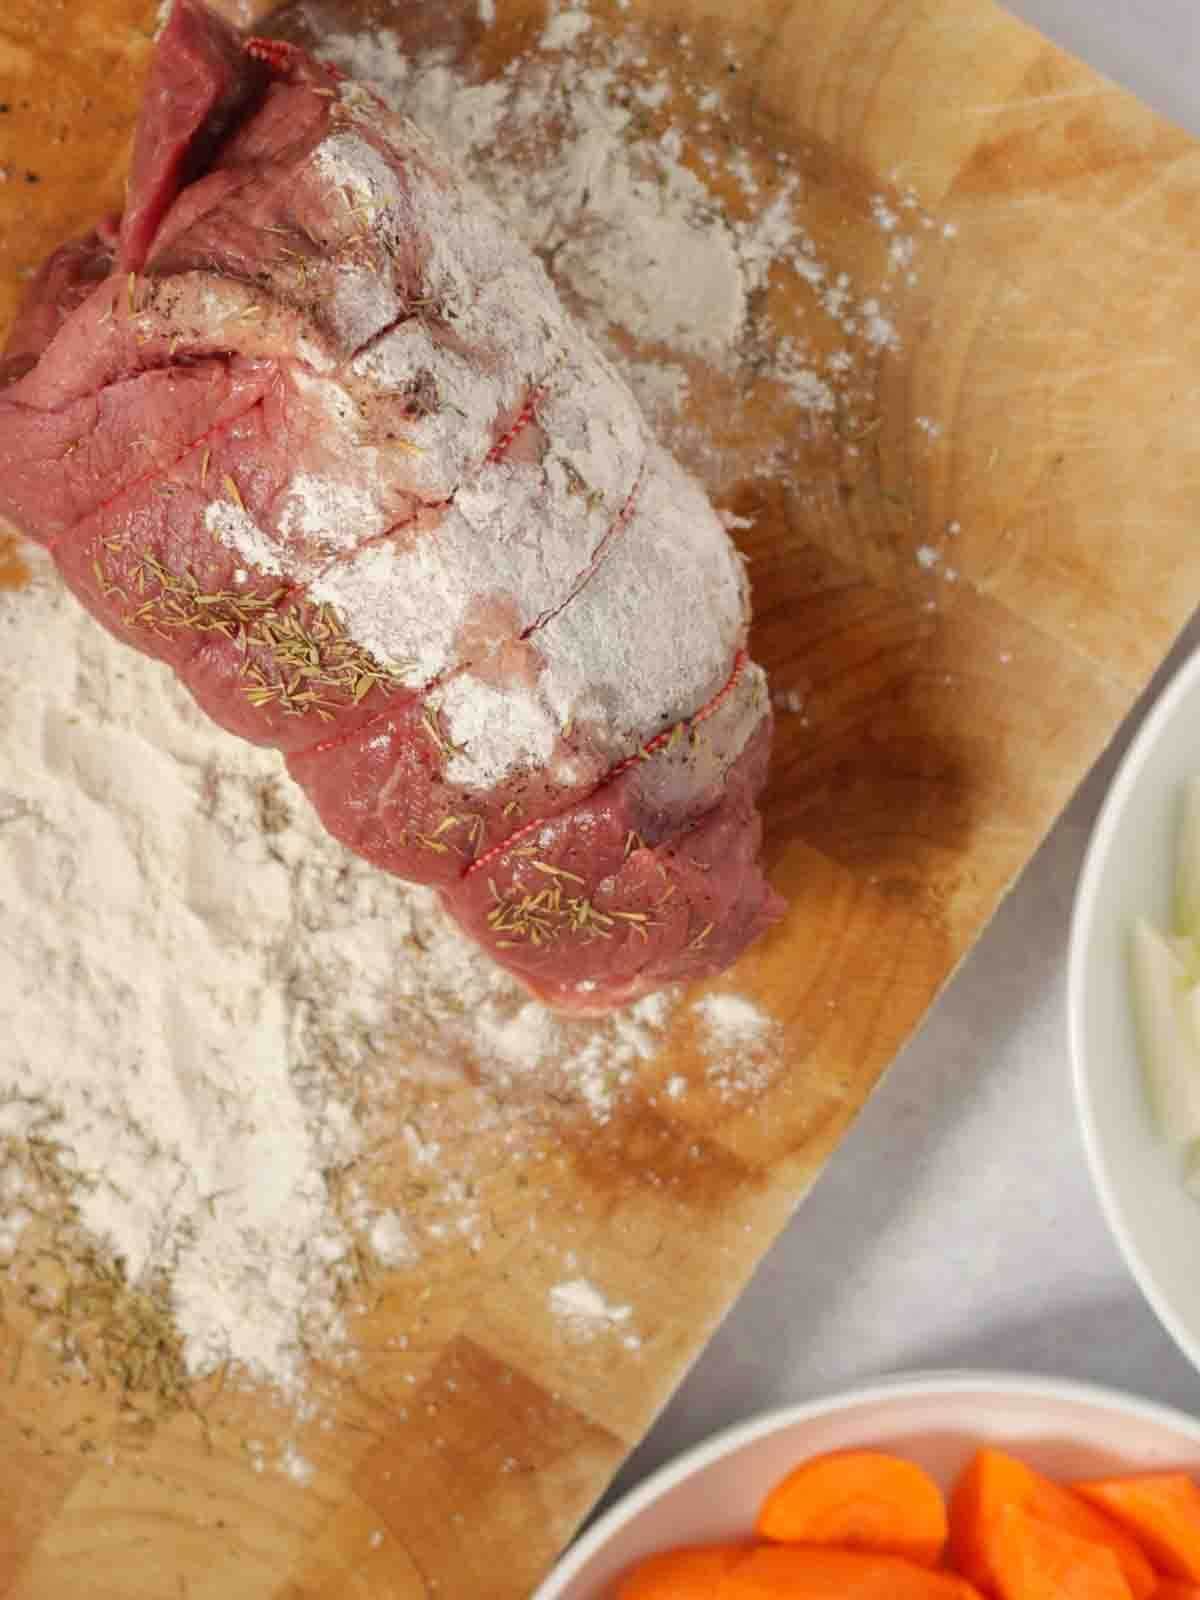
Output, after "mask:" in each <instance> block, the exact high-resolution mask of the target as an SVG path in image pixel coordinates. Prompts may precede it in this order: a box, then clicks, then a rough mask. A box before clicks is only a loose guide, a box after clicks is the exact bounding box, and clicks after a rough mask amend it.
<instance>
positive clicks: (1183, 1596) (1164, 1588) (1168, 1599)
mask: <svg viewBox="0 0 1200 1600" xmlns="http://www.w3.org/2000/svg"><path fill="white" fill-rule="evenodd" d="M1150 1600H1200V1583H1189V1582H1188V1581H1187V1579H1186V1578H1164V1579H1163V1580H1162V1582H1161V1583H1160V1584H1159V1586H1158V1588H1157V1589H1155V1591H1154V1593H1153V1594H1152V1595H1151V1596H1150Z"/></svg>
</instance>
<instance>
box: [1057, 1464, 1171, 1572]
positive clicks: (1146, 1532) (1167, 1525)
mask: <svg viewBox="0 0 1200 1600" xmlns="http://www.w3.org/2000/svg"><path fill="white" fill-rule="evenodd" d="M1074 1487H1075V1489H1076V1491H1077V1492H1078V1493H1079V1494H1081V1495H1082V1496H1083V1497H1084V1499H1085V1500H1087V1501H1088V1502H1089V1503H1090V1504H1092V1505H1095V1506H1099V1507H1100V1508H1101V1509H1102V1510H1103V1511H1106V1512H1107V1513H1108V1515H1109V1516H1111V1517H1114V1518H1115V1519H1116V1521H1117V1522H1119V1523H1121V1525H1122V1526H1123V1527H1125V1528H1127V1529H1128V1531H1129V1532H1130V1533H1132V1534H1133V1535H1134V1537H1135V1538H1136V1539H1137V1540H1138V1542H1139V1543H1140V1544H1141V1546H1142V1549H1143V1550H1144V1551H1145V1552H1146V1554H1147V1555H1148V1556H1149V1557H1150V1560H1151V1561H1152V1562H1153V1564H1154V1565H1155V1566H1156V1567H1157V1568H1158V1569H1159V1571H1160V1572H1164V1573H1166V1575H1167V1577H1169V1578H1190V1579H1191V1580H1192V1582H1193V1583H1196V1582H1200V1489H1198V1488H1197V1487H1196V1485H1195V1484H1194V1483H1193V1482H1192V1480H1191V1478H1189V1477H1188V1475H1187V1473H1186V1472H1151V1473H1147V1474H1145V1475H1144V1476H1143V1477H1138V1478H1103V1479H1100V1480H1099V1481H1097V1482H1094V1483H1077V1484H1076V1485H1075V1486H1074Z"/></svg>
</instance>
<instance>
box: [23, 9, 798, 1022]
mask: <svg viewBox="0 0 1200 1600" xmlns="http://www.w3.org/2000/svg"><path fill="white" fill-rule="evenodd" d="M0 513H2V514H3V515H4V516H6V517H7V518H9V519H10V520H11V521H12V522H13V523H14V524H15V525H16V526H17V527H19V528H20V529H22V530H23V531H24V532H26V533H27V534H29V535H30V536H31V537H32V538H34V539H35V540H37V541H39V542H40V543H41V544H43V545H45V546H46V548H47V549H48V550H49V551H50V552H51V553H52V554H53V557H54V560H55V561H56V563H57V564H58V567H59V568H60V570H61V572H62V574H63V577H64V579H65V580H66V582H67V583H68V584H69V585H70V587H71V588H72V589H73V590H74V592H75V594H76V595H77V596H78V598H79V599H80V600H81V601H82V603H83V604H84V605H85V606H86V607H87V608H88V610H89V611H91V612H92V613H93V615H94V616H96V617H97V618H98V619H99V620H100V621H101V622H102V623H103V624H104V626H105V627H107V628H108V629H109V630H110V631H111V632H112V633H114V634H116V635H117V636H118V637H119V638H121V639H124V640H125V641H126V642H127V643H129V644H131V645H133V646H134V647H135V648H136V649H138V650H141V651H143V652H144V653H146V654H147V655H151V656H155V657H157V658H158V659H159V660H161V661H165V662H167V663H168V664H169V665H170V666H171V667H172V668H173V669H174V670H175V672H176V673H178V675H179V677H180V678H181V679H182V680H183V682H184V683H185V684H186V685H187V687H188V689H189V690H190V691H191V693H192V694H193V695H194V697H195V698H196V700H197V701H198V702H199V704H200V705H201V706H202V707H203V708H204V710H205V711H206V712H207V713H208V714H209V716H211V717H213V718H214V719H215V720H216V721H217V722H218V723H220V724H221V726H222V727H224V728H227V729H228V730H229V731H230V732H232V733H235V734H239V735H240V736H241V737H242V738H244V739H250V740H252V741H254V742H255V743H257V744H263V745H273V746H274V747H275V748H276V749H278V750H280V751H281V752H282V753H283V755H284V757H285V759H286V762H287V766H288V770H289V772H290V773H291V775H292V777H293V778H294V779H295V781H296V782H297V783H298V784H299V785H300V786H301V788H302V789H303V790H304V791H305V793H306V794H307V795H308V797H309V799H310V800H311V801H312V803H313V805H314V806H315V807H316V808H317V811H318V812H319V814H320V816H321V819H322V821H323V822H324V824H325V826H326V827H327V828H328V829H329V831H330V832H331V833H332V834H334V836H335V837H336V838H338V839H340V840H341V841H342V842H343V843H344V844H346V845H347V846H348V847H349V848H350V849H351V850H354V851H356V852H357V853H358V854H359V855H361V856H363V857H365V858H366V859H367V860H368V861H370V862H372V863H374V864H375V865H376V866H378V867H381V868H383V869H384V870H385V871H388V872H394V873H397V874H399V875H400V876H401V877H404V878H409V879H412V880H414V881H416V882H419V883H426V884H432V885H434V886H436V888H437V889H438V891H439V892H440V894H441V896H442V898H443V900H444V902H445V904H446V907H447V909H448V910H449V911H450V912H451V914H452V915H453V916H454V917H455V918H456V919H457V921H458V922H459V923H460V924H461V926H462V927H463V928H464V929H465V930H466V932H467V933H469V934H470V935H471V936H472V937H473V938H474V939H477V940H478V941H479V942H480V944H482V945H483V946H484V947H485V948H486V949H487V950H488V951H489V953H490V954H491V955H492V956H494V957H495V959H496V960H497V961H498V962H500V963H501V964H502V965H503V966H505V967H507V968H508V969H509V970H510V971H511V972H513V973H514V974H516V976H517V977H518V978H520V979H521V980H522V981H523V982H524V983H525V984H526V985H527V986H528V988H529V989H530V990H531V991H532V992H533V993H534V994H536V995H537V996H539V997H540V998H542V999H543V1000H545V1001H547V1002H548V1003H549V1004H551V1005H554V1006H557V1007H560V1008H564V1009H570V1010H581V1011H602V1010H606V1009H608V1008H609V1007H610V1006H613V1005H618V1004H622V1003H624V1002H626V1001H629V1000H631V999H633V998H635V997H637V996H638V995H640V994H643V993H645V992H647V991H649V990H651V989H654V988H656V987H658V986H660V985H662V984H664V983H667V982H670V981H672V980H676V979H687V978H694V977H699V976H702V975H704V974H708V973H712V972H715V971H717V970H719V969H720V968H723V967H725V966H726V965H727V964H728V963H729V962H731V961H732V960H733V959H734V958H735V957H736V956H737V954H738V953H739V951H741V950H742V949H743V947H744V946H745V945H746V944H747V943H748V942H749V941H750V940H751V939H753V938H754V937H755V936H756V935H757V934H759V933H760V932H762V930H763V929H764V928H766V927H767V926H768V925H769V924H770V923H771V922H772V921H774V920H775V919H776V918H777V917H778V916H779V915H780V912H781V909H782V906H781V902H780V901H779V899H778V897H777V896H775V895H774V894H773V893H772V891H771V889H770V888H769V887H768V885H767V883H766V880H765V878H764V876H763V873H762V870H761V867H760V865H759V861H758V852H759V846H760V836H761V822H760V818H759V815H758V812H757V810H756V808H755V802H756V797H757V795H758V793H759V791H760V789H761V787H762V784H763V780H764V775H765V772H766V766H767V758H768V750H769V745H770V737H771V716H770V708H769V702H768V697H767V694H766V689H765V679H764V675H763V673H762V671H761V669H760V668H759V667H757V666H756V665H755V664H754V663H753V662H752V661H750V660H749V659H748V657H747V654H746V632H747V623H748V615H749V613H748V595H747V585H746V580H745V577H744V574H743V571H742V567H741V563H740V561H739V559H738V556H737V554H736V552H735V551H734V549H733V547H732V545H731V544H730V541H729V539H728V537H727V535H726V532H725V529H724V527H723V525H722V523H721V521H720V520H719V518H718V517H717V515H716V513H715V512H714V511H713V509H712V507H711V506H710V505H709V503H708V501H707V499H706V498H705V495H704V493H703V492H702V491H701V489H700V488H699V487H698V485H697V484H696V483H695V482H694V481H693V480H692V479H691V478H690V477H689V476H688V475H687V474H686V473H685V472H684V471H683V470H682V469H681V468H680V467H679V466H678V465H677V464H676V463H675V461H673V460H672V458H671V457H670V456H669V455H668V454H667V453H666V452H665V451H664V450H663V449H662V448H661V447H660V446H659V445H658V444H657V443H656V442H655V440H654V438H653V437H652V435H651V433H650V431H649V429H648V428H647V425H646V423H645V421H644V420H643V418H642V416H641V414H640V412H639V410H638V407H637V404H636V403H635V401H634V399H633V397H632V396H631V394H630V393H629V390H628V389H627V388H626V386H625V384H624V383H623V381H622V380H621V378H620V377H619V376H618V375H617V373H616V372H615V371H614V370H613V368H612V366H611V365H610V364H609V362H608V361H607V360H606V359H605V357H604V356H603V355H602V354H601V353H600V351H599V350H598V349H597V348H596V346H595V345H594V344H593V342H592V341H591V339H590V338H589V337H588V336H587V334H586V333H584V332H583V331H582V330H581V329H580V328H579V327H577V326H576V325H575V324H574V323H573V322H572V321H571V319H570V318H569V317H568V316H567V315H566V313H565V312H564V310H563V307H562V306H561V305H560V303H559V300H558V298H557V295H556V294H555V291H554V289H553V286H552V285H551V283H550V281H549V279H548V277H547V276H546V273H545V272H544V271H543V269H542V267H541V265H540V264H539V262H538V261H537V260H536V259H535V258H534V256H533V255H532V254H531V253H530V252H529V251H528V250H526V249H525V248H524V247H523V246H522V245H521V244H519V243H518V242H517V241H516V240H515V239H514V238H513V237H512V236H511V235H510V234H509V232H508V231H507V230H506V229H505V227H504V225H503V223H502V221H501V220H500V219H499V218H498V217H497V215H496V214H495V212H494V210H493V209H492V207H491V205H490V204H489V202H488V201H487V200H486V199H485V198H484V197H483V196H482V195H480V194H479V193H478V192H477V191H476V190H475V189H474V188H473V187H472V186H471V185H470V184H469V183H468V182H467V181H466V180H465V179H464V178H463V176H462V175H461V174H460V173H459V172H457V171H456V170H455V168H454V166H453V165H452V163H451V162H450V161H449V160H448V159H447V158H446V157H445V156H444V155H443V154H442V153H441V152H440V151H439V150H438V149H437V147H436V146H435V145H434V144H432V143H431V142H430V141H429V139H428V138H427V137H426V136H425V135H423V134H422V133H421V132H420V131H419V130H418V129H417V128H416V127H415V126H414V125H413V124H412V123H411V122H409V121H407V120H406V119H405V118H404V117H402V116H398V115H395V114H394V113H392V112H390V111H389V110H388V109H387V108H386V107H385V106H384V105H382V104H381V102H380V101H379V100H378V99H377V98H376V97H375V96H374V95H372V94H371V93H370V92H369V91H367V90H366V89H364V88H362V87H361V86H359V85H358V84H355V83H353V82H350V81H348V80H346V79H345V78H344V77H343V76H342V75H341V74H339V73H338V72H337V71H335V70H334V69H333V68H331V67H328V66H325V65H322V64H321V63H320V62H318V61H314V60H312V59H310V58H309V57H308V56H307V55H305V54H304V53H303V52H301V51H299V50H296V49H294V48H292V47H290V46H287V45H281V44H278V43H274V42H268V41H263V40H250V41H248V42H247V41H245V40H244V39H243V38H242V37H241V36H239V35H238V34H237V33H236V32H235V31H234V30H233V29H231V28H230V27H229V26H227V25H226V24H225V23H224V22H222V21H221V20H220V19H218V18H217V17H216V16H215V15H213V14H212V13H211V12H210V11H208V10H207V9H206V7H204V6H203V5H201V4H199V3H198V0H178V3H177V4H176V7H175V9H174V12H173V14H172V16H171V19H170V22H169V24H168V26H167V28H166V30H165V32H164V34H163V36H162V39H161V40H160V43H159V46H158V50H157V54H156V56H155V59H154V62H153V65H152V69H151V72H150V77H149V83H148V86H147V90H146V96H145V102H144V104H143V107H142V111H141V119H140V123H139V126H138V130H137V137H136V143H135V149H134V157H133V169H132V173H131V176H130V180H129V186H128V203H127V206H126V210H125V213H124V215H123V216H122V217H121V218H119V219H112V220H110V221H108V222H106V223H104V224H102V225H101V226H100V227H99V228H98V229H97V231H95V232H93V233H91V234H89V235H88V236H87V237H86V238H83V239H80V240H78V241H77V242H75V243H72V244H68V245H65V246H63V248H62V249H60V250H59V251H57V252H56V253H55V255H53V256H52V257H51V259H50V260H49V261H48V262H47V263H46V264H45V266H44V267H43V268H42V269H41V271H40V273H39V274H38V276H37V278H36V279H35V280H34V282H33V284H32V287H31V289H30V292H29V295H28V297H27V300H26V303H25V305H24V307H23V309H22V311H21V314H20V316H19V318H18V320H17V324H16V326H15V328H14V330H13V333H12V336H11V339H10V341H9V344H8V348H7V351H6V355H5V359H4V362H3V365H2V366H0ZM130 781H131V782H134V783H136V781H137V776H136V774H131V777H130Z"/></svg>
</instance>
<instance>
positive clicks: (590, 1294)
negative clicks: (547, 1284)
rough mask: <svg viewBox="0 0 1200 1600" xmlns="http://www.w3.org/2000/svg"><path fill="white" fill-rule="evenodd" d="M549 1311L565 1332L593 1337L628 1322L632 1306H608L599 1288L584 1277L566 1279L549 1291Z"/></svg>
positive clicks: (576, 1335) (585, 1337) (630, 1318)
mask: <svg viewBox="0 0 1200 1600" xmlns="http://www.w3.org/2000/svg"><path fill="white" fill-rule="evenodd" d="M549 1301H550V1310H551V1311H552V1312H553V1313H554V1315H555V1316H556V1317H557V1318H558V1320H559V1321H560V1322H561V1323H562V1324H563V1326H564V1328H565V1329H566V1330H567V1332H568V1333H569V1334H571V1335H572V1336H573V1337H574V1338H577V1339H594V1338H595V1337H596V1336H597V1334H601V1333H606V1332H610V1331H612V1330H613V1329H617V1328H621V1327H624V1326H626V1325H627V1324H628V1323H630V1322H631V1320H632V1318H633V1307H632V1306H614V1305H610V1304H609V1303H608V1301H607V1300H605V1298H604V1296H603V1295H602V1294H601V1293H600V1291H599V1289H597V1288H596V1287H595V1285H594V1284H592V1283H589V1282H588V1280H587V1279H586V1278H570V1279H567V1280H566V1281H564V1282H563V1283H556V1284H555V1285H554V1287H553V1288H552V1289H551V1290H550V1295H549Z"/></svg>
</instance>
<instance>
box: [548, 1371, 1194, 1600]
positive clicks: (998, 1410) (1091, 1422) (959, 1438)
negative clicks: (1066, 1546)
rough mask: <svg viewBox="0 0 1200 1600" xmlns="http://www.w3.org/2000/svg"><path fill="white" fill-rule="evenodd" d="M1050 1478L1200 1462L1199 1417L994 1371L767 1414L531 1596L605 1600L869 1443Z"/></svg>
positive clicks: (660, 1482)
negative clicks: (785, 1485) (656, 1560)
mask: <svg viewBox="0 0 1200 1600" xmlns="http://www.w3.org/2000/svg"><path fill="white" fill-rule="evenodd" d="M985 1441H986V1442H988V1443H991V1444H998V1445H1008V1446H1011V1447H1012V1448H1013V1449H1014V1450H1015V1451H1016V1452H1018V1453H1019V1454H1020V1456H1021V1457H1022V1459H1024V1460H1026V1461H1028V1462H1029V1463H1030V1464H1031V1465H1032V1466H1035V1467H1038V1468H1039V1469H1040V1470H1041V1471H1043V1472H1046V1473H1049V1474H1051V1475H1052V1476H1058V1477H1064V1478H1074V1477H1088V1476H1098V1475H1103V1474H1106V1473H1110V1472H1117V1471H1138V1470H1140V1469H1142V1470H1144V1469H1150V1468H1155V1467H1166V1466H1178V1467H1182V1468H1184V1469H1185V1470H1188V1471H1192V1472H1196V1471H1200V1422H1198V1421H1195V1420H1193V1419H1192V1418H1190V1417H1186V1416H1184V1415H1183V1413H1182V1412H1177V1411H1170V1410H1168V1409H1166V1408H1165V1407H1162V1406H1156V1405H1151V1404H1149V1403H1148V1402H1146V1401H1142V1400H1135V1399H1132V1398H1130V1397H1129V1396H1127V1395H1122V1394H1118V1393H1116V1392H1115V1391H1114V1390H1110V1389H1099V1388H1092V1387H1090V1386H1088V1385H1086V1384H1076V1383H1059V1382H1054V1381H1051V1380H1049V1379H1045V1380H1039V1379H1035V1378H1018V1377H1005V1376H998V1375H996V1374H993V1373H935V1374H932V1375H929V1376H924V1377H918V1378H905V1379H896V1380H894V1381H891V1382H887V1383H880V1384H877V1385H875V1386H874V1387H872V1388H869V1389H857V1390H854V1391H852V1392H851V1393H848V1394H843V1395H838V1396H836V1397H834V1398H833V1399H829V1400H819V1401H816V1402H814V1403H813V1404H811V1405H805V1406H793V1407H791V1408H790V1409H789V1410H786V1411H776V1412H772V1413H771V1414H770V1415H769V1416H765V1417H760V1418H759V1419H758V1420H757V1421H754V1422H748V1423H745V1424H743V1425H742V1426H740V1427H737V1428H731V1429H729V1430H728V1431H727V1432H725V1433H721V1434H718V1435H717V1437H716V1438H715V1439H710V1440H709V1441H708V1442H707V1443H705V1444H702V1445H699V1446H698V1447H697V1448H696V1449H694V1450H690V1451H689V1452H688V1453H687V1454H686V1455H685V1456H682V1457H681V1458H680V1459H679V1460H678V1461H675V1462H673V1463H672V1464H671V1465H670V1466H667V1467H664V1468H662V1470H661V1471H659V1472H657V1473H655V1474H654V1476H653V1477H651V1478H649V1479H647V1481H646V1482H645V1483H644V1484H641V1485H640V1486H639V1487H638V1488H637V1489H635V1490H633V1492H632V1493H630V1494H628V1495H626V1497H625V1498H624V1499H623V1500H622V1501H620V1503H619V1504H617V1505H615V1506H614V1507H613V1508H612V1510H611V1511H609V1512H607V1513H606V1514H605V1515H604V1516H603V1517H601V1518H600V1519H599V1521H598V1522H597V1523H596V1524H595V1526H594V1527H592V1528H591V1529H589V1531H588V1532H587V1533H586V1534H584V1536H583V1538H582V1539H580V1540H579V1542H578V1544H576V1545H575V1546H574V1547H573V1548H572V1549H571V1550H570V1551H569V1552H568V1553H567V1555H566V1557H565V1558H564V1559H563V1561H562V1562H560V1564H559V1565H558V1567H556V1568H555V1570H554V1572H553V1573H551V1575H550V1577H549V1578H548V1579H547V1580H546V1582H545V1583H544V1584H543V1585H542V1586H541V1588H540V1589H538V1591H537V1592H536V1594H535V1595H534V1596H533V1600H611V1594H612V1587H613V1583H614V1580H615V1579H616V1578H617V1577H619V1576H620V1574H621V1573H623V1572H624V1571H625V1570H626V1569H627V1568H628V1567H629V1566H631V1565H632V1563H634V1562H635V1561H639V1560H640V1559H641V1558H642V1557H643V1556H647V1555H651V1554H652V1553H653V1552H654V1551H656V1550H664V1549H667V1548H668V1547H669V1546H671V1545H677V1544H695V1543H702V1542H704V1541H706V1540H710V1539H724V1538H732V1537H736V1536H737V1535H738V1534H744V1533H746V1532H748V1531H749V1530H750V1529H751V1528H752V1527H753V1524H754V1516H755V1512H756V1511H757V1509H758V1505H759V1502H760V1501H761V1499H762V1497H763V1495H764V1494H765V1493H766V1492H767V1490H768V1489H769V1488H770V1487H771V1485H772V1484H774V1483H776V1482H778V1480H779V1479H780V1478H781V1477H782V1476H783V1475H784V1473H785V1472H788V1471H789V1470H790V1469H791V1468H792V1467H794V1466H796V1465H797V1464H798V1463H799V1462H800V1461H802V1460H804V1458H805V1457H806V1456H810V1455H814V1454H816V1453H817V1452H819V1451H822V1450H846V1449H853V1448H855V1447H857V1446H867V1445H874V1446H878V1447H880V1448H882V1449H885V1450H895V1451H898V1452H899V1453H900V1454H902V1455H905V1456H908V1457H910V1458H911V1459H912V1460H914V1461H919V1462H920V1463H921V1464H922V1466H924V1467H926V1468H927V1469H928V1470H929V1471H930V1472H932V1473H933V1475H934V1476H935V1477H936V1478H937V1479H938V1480H939V1481H940V1482H941V1483H942V1484H943V1485H944V1486H945V1485H948V1484H949V1483H950V1482H951V1480H952V1479H953V1478H954V1476H955V1475H956V1474H957V1472H958V1471H959V1469H960V1468H961V1467H962V1466H963V1464H964V1463H965V1462H966V1460H967V1459H968V1458H969V1456H970V1455H971V1454H972V1452H973V1451H974V1450H975V1448H976V1447H977V1446H978V1445H979V1444H980V1443H982V1442H985Z"/></svg>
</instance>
